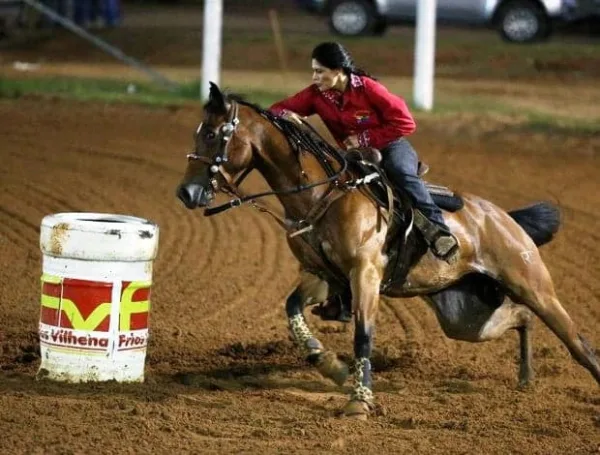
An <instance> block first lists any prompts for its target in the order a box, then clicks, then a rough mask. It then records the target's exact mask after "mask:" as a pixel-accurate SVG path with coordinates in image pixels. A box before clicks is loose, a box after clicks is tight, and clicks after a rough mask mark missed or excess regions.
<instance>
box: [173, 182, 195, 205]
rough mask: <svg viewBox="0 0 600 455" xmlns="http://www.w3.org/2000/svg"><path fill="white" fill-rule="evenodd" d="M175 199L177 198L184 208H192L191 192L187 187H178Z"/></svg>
mask: <svg viewBox="0 0 600 455" xmlns="http://www.w3.org/2000/svg"><path fill="white" fill-rule="evenodd" d="M177 197H178V198H179V200H180V201H181V202H183V203H184V205H185V206H186V207H192V206H194V205H195V204H194V195H193V194H192V191H190V190H189V188H188V187H187V186H183V185H182V186H180V187H179V189H178V190H177Z"/></svg>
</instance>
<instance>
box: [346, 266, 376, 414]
mask: <svg viewBox="0 0 600 455" xmlns="http://www.w3.org/2000/svg"><path fill="white" fill-rule="evenodd" d="M380 284H381V271H380V270H379V268H378V267H377V265H376V262H374V261H370V260H361V261H360V263H359V264H358V266H357V267H355V268H353V269H352V271H351V272H350V286H351V289H352V307H353V309H354V313H355V319H354V324H355V330H354V384H353V388H352V394H351V395H350V400H349V401H348V403H347V404H346V405H345V406H344V408H343V409H342V412H343V414H344V415H345V416H348V417H356V418H360V419H366V418H367V416H368V415H369V413H370V412H371V411H373V409H374V395H373V388H372V387H373V385H372V379H371V360H370V358H371V352H372V349H373V334H374V331H375V319H376V316H377V308H378V305H379V286H380Z"/></svg>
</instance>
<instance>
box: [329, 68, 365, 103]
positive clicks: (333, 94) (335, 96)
mask: <svg viewBox="0 0 600 455" xmlns="http://www.w3.org/2000/svg"><path fill="white" fill-rule="evenodd" d="M364 85H365V84H364V83H363V81H362V79H361V77H360V76H357V75H356V74H350V88H359V87H364ZM322 94H323V96H324V97H325V98H327V99H328V100H329V101H330V102H332V103H333V104H335V105H336V106H337V107H341V105H342V101H343V97H344V94H343V93H342V92H338V91H337V90H333V89H330V90H327V91H325V92H322Z"/></svg>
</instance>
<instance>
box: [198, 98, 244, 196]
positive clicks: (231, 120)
mask: <svg viewBox="0 0 600 455" xmlns="http://www.w3.org/2000/svg"><path fill="white" fill-rule="evenodd" d="M238 113H239V105H238V104H237V103H236V102H235V101H233V102H232V105H231V109H230V110H229V115H228V118H227V121H226V122H225V123H224V124H223V125H222V126H221V128H219V133H218V138H217V139H218V140H219V151H218V153H216V154H215V156H214V157H213V158H212V159H211V158H208V157H205V156H202V155H198V154H197V153H196V152H192V153H188V154H187V159H188V161H200V162H202V163H206V164H208V166H209V167H208V177H209V181H210V184H211V186H212V187H213V189H214V190H216V189H217V188H218V186H217V185H218V183H217V179H216V177H217V176H218V175H219V176H221V178H222V179H223V180H225V182H226V183H227V186H229V187H230V190H231V191H232V192H234V194H235V190H236V189H237V186H238V185H239V184H240V183H241V182H242V180H243V179H244V178H245V177H246V175H248V173H250V171H251V170H252V169H251V168H250V169H247V170H246V171H244V173H243V174H242V175H241V176H240V178H238V179H237V180H236V181H233V179H232V178H231V177H230V176H229V174H228V173H227V172H224V169H223V164H224V163H227V162H228V161H229V157H228V156H227V146H228V144H229V141H230V140H231V138H232V137H233V134H234V133H235V130H236V129H237V126H238V125H239V123H240V119H239V118H238ZM201 129H202V123H201V124H200V126H199V127H198V130H197V133H200V130H201Z"/></svg>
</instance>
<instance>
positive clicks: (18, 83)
mask: <svg viewBox="0 0 600 455" xmlns="http://www.w3.org/2000/svg"><path fill="white" fill-rule="evenodd" d="M30 94H35V95H53V96H59V97H63V98H69V99H76V100H80V101H104V102H130V103H140V104H148V105H168V104H180V103H184V102H193V101H199V100H200V83H199V82H198V81H196V82H192V83H187V84H181V85H180V86H179V88H178V89H176V90H174V91H167V90H166V89H163V88H161V87H158V86H156V85H154V84H150V83H140V82H135V83H130V82H127V81H119V80H114V79H89V78H76V77H40V78H25V79H10V78H1V79H0V98H9V99H14V98H19V97H21V96H24V95H30ZM244 95H246V96H248V99H249V100H251V101H253V102H257V103H259V104H262V105H264V106H267V105H270V104H272V103H273V102H275V101H277V100H278V99H281V98H282V97H284V96H285V94H283V93H271V92H267V91H261V90H259V91H253V92H251V93H245V94H244Z"/></svg>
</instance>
